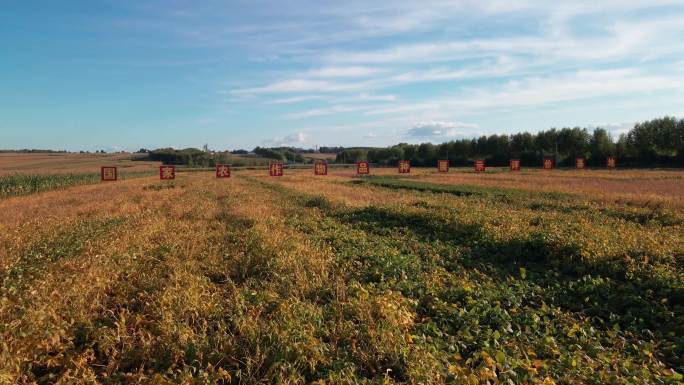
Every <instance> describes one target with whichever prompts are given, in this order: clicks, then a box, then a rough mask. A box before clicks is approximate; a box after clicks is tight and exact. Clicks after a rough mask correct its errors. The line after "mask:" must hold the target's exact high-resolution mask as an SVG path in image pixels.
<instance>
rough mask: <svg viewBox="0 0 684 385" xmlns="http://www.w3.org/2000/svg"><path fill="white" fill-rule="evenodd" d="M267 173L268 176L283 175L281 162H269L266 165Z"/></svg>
mask: <svg viewBox="0 0 684 385" xmlns="http://www.w3.org/2000/svg"><path fill="white" fill-rule="evenodd" d="M268 174H269V175H270V176H283V164H282V163H271V164H270V165H269V166H268Z"/></svg>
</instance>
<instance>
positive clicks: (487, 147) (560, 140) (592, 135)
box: [336, 116, 684, 167]
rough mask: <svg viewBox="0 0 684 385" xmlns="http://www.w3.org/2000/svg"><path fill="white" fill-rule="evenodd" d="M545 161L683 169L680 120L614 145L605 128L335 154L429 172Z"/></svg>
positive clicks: (642, 129)
mask: <svg viewBox="0 0 684 385" xmlns="http://www.w3.org/2000/svg"><path fill="white" fill-rule="evenodd" d="M546 156H552V157H555V159H556V163H557V164H558V165H560V166H572V165H574V161H575V158H576V157H584V158H586V160H587V163H588V164H589V165H593V166H602V165H605V162H606V157H608V156H614V157H616V158H617V159H618V162H619V165H620V166H630V167H641V166H643V167H648V166H684V119H679V120H678V119H676V118H674V117H669V116H666V117H663V118H657V119H653V120H649V121H645V122H641V123H637V124H636V125H635V126H634V127H633V128H632V129H631V130H630V131H629V132H627V133H625V134H621V135H620V136H619V137H618V138H617V140H615V139H614V138H613V137H611V135H610V134H609V133H608V131H607V130H606V129H604V128H595V129H593V131H590V130H589V129H587V128H580V127H574V128H568V127H566V128H561V129H556V128H552V129H550V130H545V131H540V132H538V133H536V134H531V133H529V132H520V133H517V134H513V135H490V136H481V137H479V138H473V139H461V140H454V141H450V142H446V143H442V144H436V145H435V144H432V143H422V144H407V143H399V144H397V145H394V146H390V147H387V148H371V149H365V148H355V149H345V150H342V151H340V152H338V153H337V157H336V162H338V163H353V162H357V161H359V160H367V161H369V162H372V163H377V164H381V165H396V164H397V162H398V161H399V160H410V161H411V164H412V165H415V166H429V167H432V166H434V165H435V164H436V162H437V160H438V159H448V160H449V162H450V163H451V164H452V165H471V164H472V162H473V161H474V160H475V159H484V160H485V162H486V163H487V165H490V166H506V165H508V162H509V160H510V159H512V158H515V159H520V161H521V164H522V165H526V166H535V165H540V164H541V162H542V159H543V158H544V157H546Z"/></svg>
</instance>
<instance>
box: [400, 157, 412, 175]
mask: <svg viewBox="0 0 684 385" xmlns="http://www.w3.org/2000/svg"><path fill="white" fill-rule="evenodd" d="M409 173H411V162H410V161H408V160H400V161H399V174H409Z"/></svg>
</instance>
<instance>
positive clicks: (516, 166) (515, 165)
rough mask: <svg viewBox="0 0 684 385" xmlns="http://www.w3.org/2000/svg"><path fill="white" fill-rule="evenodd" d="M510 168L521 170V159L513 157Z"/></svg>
mask: <svg viewBox="0 0 684 385" xmlns="http://www.w3.org/2000/svg"><path fill="white" fill-rule="evenodd" d="M510 168H511V171H520V159H511V161H510Z"/></svg>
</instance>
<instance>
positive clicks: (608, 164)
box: [606, 156, 617, 168]
mask: <svg viewBox="0 0 684 385" xmlns="http://www.w3.org/2000/svg"><path fill="white" fill-rule="evenodd" d="M606 167H608V168H615V167H617V163H616V162H615V157H613V156H609V157H608V159H606Z"/></svg>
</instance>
